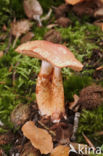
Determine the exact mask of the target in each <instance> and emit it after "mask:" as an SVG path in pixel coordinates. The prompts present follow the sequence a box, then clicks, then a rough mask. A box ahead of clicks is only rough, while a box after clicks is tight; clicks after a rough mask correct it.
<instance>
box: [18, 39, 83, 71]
mask: <svg viewBox="0 0 103 156" xmlns="http://www.w3.org/2000/svg"><path fill="white" fill-rule="evenodd" d="M16 51H17V52H19V53H22V54H25V55H28V56H31V57H36V58H39V59H41V60H46V61H48V62H50V63H51V64H52V65H53V66H56V67H59V68H63V67H70V68H71V69H73V70H76V71H81V70H82V68H83V65H82V64H81V63H80V62H79V61H78V60H77V59H76V58H75V56H74V55H73V53H72V52H71V51H70V50H69V49H68V48H67V47H65V46H64V45H61V44H54V43H52V42H48V41H45V40H36V41H29V42H27V43H24V44H22V45H20V46H19V47H18V48H17V49H16Z"/></svg>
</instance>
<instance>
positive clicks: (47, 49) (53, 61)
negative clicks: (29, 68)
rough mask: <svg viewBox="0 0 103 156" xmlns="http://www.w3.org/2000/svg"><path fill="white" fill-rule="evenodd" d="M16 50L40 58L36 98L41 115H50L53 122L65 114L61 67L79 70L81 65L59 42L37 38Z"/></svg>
mask: <svg viewBox="0 0 103 156" xmlns="http://www.w3.org/2000/svg"><path fill="white" fill-rule="evenodd" d="M16 51H17V52H19V53H22V54H25V55H28V56H31V57H36V58H39V59H41V60H42V64H41V70H40V73H39V75H38V79H37V85H36V99H37V104H38V107H39V110H40V113H41V115H46V116H51V118H52V120H53V122H55V121H59V120H60V118H61V116H64V115H65V106H64V89H63V82H62V74H61V68H63V67H70V68H71V69H73V70H76V71H81V70H82V68H83V65H82V64H81V63H80V62H79V61H78V60H77V59H76V58H75V56H74V55H73V53H72V52H70V50H69V49H68V48H67V47H65V46H64V45H61V44H54V43H52V42H48V41H44V40H37V41H29V42H27V43H24V44H22V45H20V46H19V47H18V48H17V49H16Z"/></svg>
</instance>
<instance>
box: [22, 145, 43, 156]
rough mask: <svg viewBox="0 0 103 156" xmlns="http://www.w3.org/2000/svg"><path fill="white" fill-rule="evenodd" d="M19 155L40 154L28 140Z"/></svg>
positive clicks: (35, 155) (33, 155) (31, 155)
mask: <svg viewBox="0 0 103 156" xmlns="http://www.w3.org/2000/svg"><path fill="white" fill-rule="evenodd" d="M20 156H40V152H39V151H38V150H36V149H35V148H34V147H33V146H32V145H31V143H30V142H29V143H26V144H25V145H24V146H23V148H22V151H21V153H20Z"/></svg>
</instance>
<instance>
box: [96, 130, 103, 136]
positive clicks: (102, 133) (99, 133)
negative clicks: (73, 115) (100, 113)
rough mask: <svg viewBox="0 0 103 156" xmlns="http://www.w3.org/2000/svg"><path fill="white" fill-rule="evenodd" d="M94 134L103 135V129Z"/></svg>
mask: <svg viewBox="0 0 103 156" xmlns="http://www.w3.org/2000/svg"><path fill="white" fill-rule="evenodd" d="M94 135H96V136H99V135H103V131H101V132H96V133H95V134H94Z"/></svg>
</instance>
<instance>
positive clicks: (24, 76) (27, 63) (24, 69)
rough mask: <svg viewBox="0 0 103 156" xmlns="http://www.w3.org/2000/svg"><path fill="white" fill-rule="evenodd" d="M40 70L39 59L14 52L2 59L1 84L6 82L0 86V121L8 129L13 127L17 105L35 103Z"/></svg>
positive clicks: (0, 69)
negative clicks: (11, 118) (12, 121)
mask: <svg viewBox="0 0 103 156" xmlns="http://www.w3.org/2000/svg"><path fill="white" fill-rule="evenodd" d="M17 63H18V65H17ZM10 68H11V71H9V70H10ZM39 69H40V63H39V61H38V60H37V59H35V58H29V57H27V56H21V55H19V54H16V53H15V52H14V51H9V52H8V54H6V55H4V56H3V57H2V58H1V59H0V82H4V83H3V84H1V85H0V120H2V121H3V122H4V123H5V125H7V126H8V127H11V124H10V113H11V111H12V110H13V108H14V107H15V106H16V105H17V104H20V103H30V102H34V99H35V84H36V77H37V74H38V72H39ZM14 72H15V73H16V74H15V82H13V74H14ZM13 83H15V85H13ZM29 97H30V100H29Z"/></svg>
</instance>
